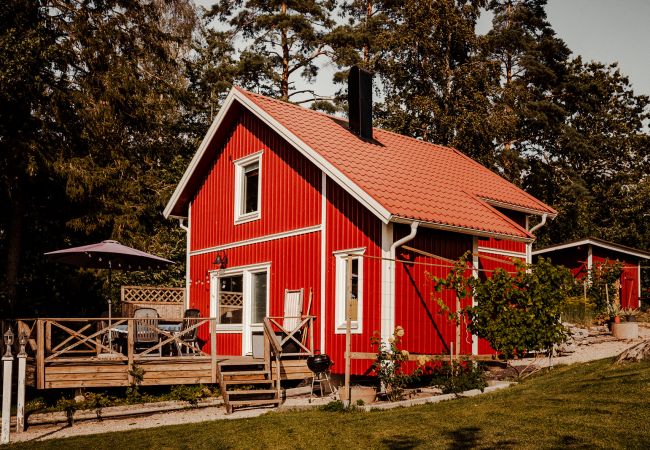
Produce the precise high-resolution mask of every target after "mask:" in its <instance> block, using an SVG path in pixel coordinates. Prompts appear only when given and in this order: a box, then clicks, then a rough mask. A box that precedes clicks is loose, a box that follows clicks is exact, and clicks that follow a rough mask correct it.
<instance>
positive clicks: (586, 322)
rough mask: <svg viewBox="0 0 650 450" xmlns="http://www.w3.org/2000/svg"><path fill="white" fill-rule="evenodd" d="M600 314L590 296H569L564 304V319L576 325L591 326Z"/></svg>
mask: <svg viewBox="0 0 650 450" xmlns="http://www.w3.org/2000/svg"><path fill="white" fill-rule="evenodd" d="M597 316H598V312H597V308H596V304H595V303H594V302H593V301H591V300H590V299H589V298H588V297H587V298H585V297H583V296H574V297H567V299H566V301H565V303H564V306H562V321H563V322H569V323H573V324H576V325H583V326H591V325H593V324H594V321H595V320H596V317H597Z"/></svg>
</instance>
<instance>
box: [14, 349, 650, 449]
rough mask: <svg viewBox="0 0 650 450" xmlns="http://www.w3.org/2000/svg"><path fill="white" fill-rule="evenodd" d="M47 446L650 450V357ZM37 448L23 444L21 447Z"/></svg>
mask: <svg viewBox="0 0 650 450" xmlns="http://www.w3.org/2000/svg"><path fill="white" fill-rule="evenodd" d="M35 445H38V447H39V448H106V449H109V448H110V449H125V448H134V447H138V448H156V449H166V448H192V449H193V448H287V449H289V448H313V447H321V448H345V449H353V448H364V449H365V448H411V447H423V448H424V447H426V448H485V449H487V448H535V449H536V448H648V446H650V363H642V364H634V365H628V366H623V367H619V366H613V365H612V363H611V360H602V361H597V362H593V363H588V364H581V365H574V366H570V367H559V368H556V369H554V370H553V371H552V372H551V373H547V374H544V375H542V376H539V377H537V378H535V379H531V380H528V381H526V382H524V383H522V384H520V385H518V386H515V387H512V388H509V389H506V390H503V391H499V392H495V393H492V394H486V395H483V396H480V397H476V398H466V399H459V400H455V401H450V402H444V403H440V404H437V405H425V406H418V407H413V408H404V409H395V410H391V411H384V412H369V413H362V412H356V413H341V412H322V411H310V412H293V413H272V414H268V415H265V416H262V417H257V418H253V419H243V420H233V421H230V420H228V421H216V422H210V423H203V424H193V425H186V426H183V425H182V426H171V427H165V428H155V429H150V430H137V431H132V432H123V433H111V434H104V435H96V436H91V437H80V438H73V439H66V440H59V441H47V442H40V443H38V444H32V446H35ZM27 446H28V445H25V444H23V445H16V448H22V447H27Z"/></svg>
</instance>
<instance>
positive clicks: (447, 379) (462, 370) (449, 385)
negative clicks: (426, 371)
mask: <svg viewBox="0 0 650 450" xmlns="http://www.w3.org/2000/svg"><path fill="white" fill-rule="evenodd" d="M430 375H431V385H432V386H434V387H437V388H439V389H441V390H442V393H443V394H459V393H461V392H465V391H469V390H472V389H480V390H481V392H483V390H485V388H486V387H487V380H486V378H485V372H484V371H483V369H482V368H481V366H479V365H478V364H472V363H471V362H469V361H467V362H461V363H459V362H456V361H454V362H453V363H451V364H450V363H449V362H443V363H442V364H440V365H439V366H436V367H434V368H432V369H431V373H430Z"/></svg>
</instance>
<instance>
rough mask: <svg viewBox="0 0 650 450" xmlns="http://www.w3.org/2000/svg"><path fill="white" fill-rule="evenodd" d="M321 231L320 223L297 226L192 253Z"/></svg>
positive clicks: (216, 250)
mask: <svg viewBox="0 0 650 450" xmlns="http://www.w3.org/2000/svg"><path fill="white" fill-rule="evenodd" d="M320 231H321V225H320V224H318V225H314V226H311V227H305V228H297V229H295V230H290V231H283V232H281V233H275V234H267V235H265V236H259V237H255V238H251V239H245V240H243V241H237V242H231V243H229V244H223V245H216V246H214V247H208V248H202V249H200V250H194V251H192V253H191V255H192V256H196V255H202V254H204V253H210V252H219V251H221V250H228V249H231V248H237V247H244V246H246V245H253V244H259V243H262V242H268V241H274V240H276V239H284V238H288V237H293V236H300V235H301V234H309V233H318V232H320Z"/></svg>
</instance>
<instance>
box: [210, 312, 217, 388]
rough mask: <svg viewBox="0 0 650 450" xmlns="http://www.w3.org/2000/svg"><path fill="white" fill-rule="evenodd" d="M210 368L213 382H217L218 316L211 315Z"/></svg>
mask: <svg viewBox="0 0 650 450" xmlns="http://www.w3.org/2000/svg"><path fill="white" fill-rule="evenodd" d="M210 361H211V364H210V368H211V371H212V382H213V383H216V382H217V318H216V317H210Z"/></svg>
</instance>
